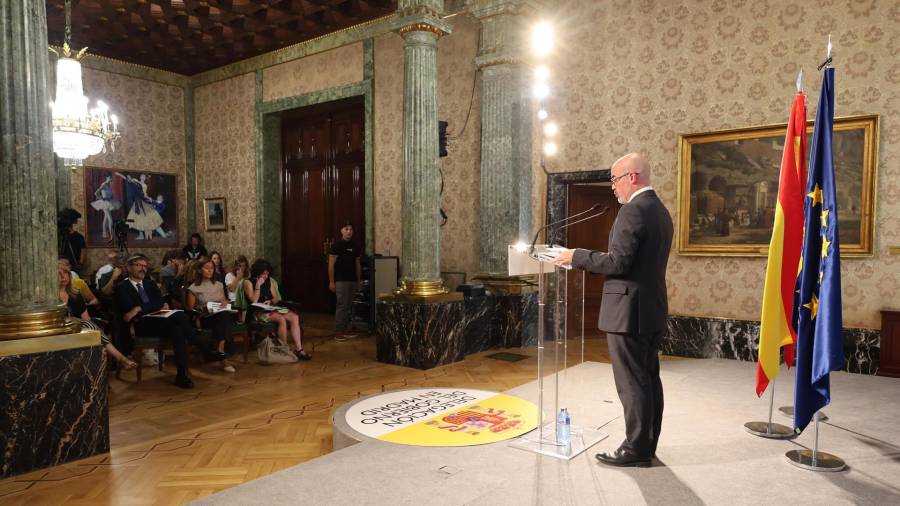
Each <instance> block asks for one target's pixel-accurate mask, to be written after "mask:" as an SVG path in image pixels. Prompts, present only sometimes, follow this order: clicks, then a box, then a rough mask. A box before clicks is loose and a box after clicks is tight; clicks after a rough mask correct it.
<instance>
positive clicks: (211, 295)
mask: <svg viewBox="0 0 900 506" xmlns="http://www.w3.org/2000/svg"><path fill="white" fill-rule="evenodd" d="M194 269H195V271H194V281H193V283H190V284H189V285H188V286H187V301H186V304H185V306H186V308H187V310H188V311H190V310H192V309H197V310H199V311H201V312H202V317H201V319H200V323H201V325H203V328H205V329H212V332H213V339H215V340H216V343H217V345H218V350H219V351H221V352H227V353H230V351H231V350H230V348H231V344H232V343H233V342H234V338H233V337H232V335H231V334H232V331H233V330H234V316H233V315H232V313H230V312H227V311H224V312H220V313H215V314H213V313H211V312H210V311H209V310H208V307H207V304H208V303H209V302H218V303H220V304H222V305H227V304H228V298H227V297H226V296H225V285H223V284H222V283H221V282H219V281H217V280H216V278H215V275H216V270H215V265H213V262H212V260H210V259H209V258H207V257H201V258H200V260H198V261H197V263H196V264H195V267H194ZM226 343H227V345H228V348H229V349H228V350H226ZM222 370H224V371H226V372H234V371H235V369H234V366H233V365H231V364H229V363H228V362H227V361H224V360H223V361H222Z"/></svg>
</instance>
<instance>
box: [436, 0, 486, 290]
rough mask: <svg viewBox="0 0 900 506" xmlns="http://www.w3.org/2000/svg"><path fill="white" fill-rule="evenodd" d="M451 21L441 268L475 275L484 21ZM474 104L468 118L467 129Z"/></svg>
mask: <svg viewBox="0 0 900 506" xmlns="http://www.w3.org/2000/svg"><path fill="white" fill-rule="evenodd" d="M451 23H452V25H453V33H452V34H450V35H448V36H446V37H442V38H441V39H440V40H439V41H438V86H439V91H440V96H439V97H438V116H439V117H440V119H442V120H446V121H448V122H449V125H448V127H447V132H448V137H450V138H451V144H450V146H448V148H447V151H448V156H446V157H444V158H441V161H442V171H443V173H444V195H443V198H442V199H441V205H442V206H443V208H444V211H445V212H446V213H447V215H448V216H449V219H448V220H447V224H446V225H445V226H444V227H443V228H441V270H442V271H462V272H466V273H467V274H468V277H469V278H471V277H472V276H473V275H474V274H475V273H477V272H478V251H479V250H478V243H479V227H480V226H479V213H478V209H479V195H478V188H479V187H480V185H481V100H480V98H481V82H480V81H475V74H476V69H475V55H476V53H477V51H478V34H479V31H480V30H481V25H480V23H479V22H478V20H476V19H475V18H473V17H471V16H469V15H459V16H455V17H453V18H451ZM473 86H475V93H474V94H473V93H472V87H473ZM470 103H471V104H472V109H471V113H470V114H469V122H468V125H466V129H465V131H462V128H463V124H464V123H465V120H466V114H467V113H468V111H469V104H470ZM461 131H462V137H459V134H460V132H461Z"/></svg>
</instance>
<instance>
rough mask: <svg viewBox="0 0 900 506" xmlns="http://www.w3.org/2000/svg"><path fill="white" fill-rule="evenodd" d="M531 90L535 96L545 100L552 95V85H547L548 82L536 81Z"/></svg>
mask: <svg viewBox="0 0 900 506" xmlns="http://www.w3.org/2000/svg"><path fill="white" fill-rule="evenodd" d="M531 90H532V92H534V98H536V99H538V100H544V99H545V98H547V97H548V96H549V95H550V87H549V86H547V83H535V84H534V87H533V88H532V89H531Z"/></svg>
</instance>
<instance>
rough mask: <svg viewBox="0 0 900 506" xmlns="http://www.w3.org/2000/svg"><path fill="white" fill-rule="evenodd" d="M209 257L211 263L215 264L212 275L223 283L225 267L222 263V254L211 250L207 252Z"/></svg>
mask: <svg viewBox="0 0 900 506" xmlns="http://www.w3.org/2000/svg"><path fill="white" fill-rule="evenodd" d="M209 259H210V260H212V263H213V265H214V266H215V270H214V271H213V272H214V275H215V278H216V281H218V282H220V283H222V284H224V283H225V267H224V266H223V265H222V263H223V262H222V255H221V254H220V253H219V252H218V251H213V252H212V253H210V254H209Z"/></svg>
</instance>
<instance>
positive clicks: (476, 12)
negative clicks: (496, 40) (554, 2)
mask: <svg viewBox="0 0 900 506" xmlns="http://www.w3.org/2000/svg"><path fill="white" fill-rule="evenodd" d="M541 7H542V4H541V2H539V1H536V0H480V1H477V2H475V4H474V5H473V6H472V10H471V12H472V15H473V16H475V18H476V19H478V20H479V21H482V22H484V20H486V19H489V18H492V17H494V16H531V15H533V14H534V13H536V12H538V11H539V10H540V9H541Z"/></svg>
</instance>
